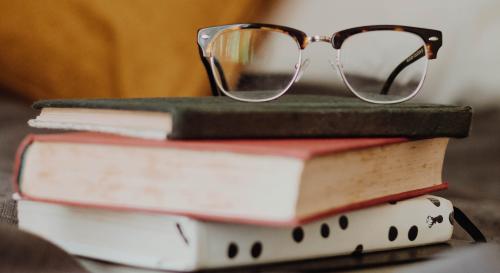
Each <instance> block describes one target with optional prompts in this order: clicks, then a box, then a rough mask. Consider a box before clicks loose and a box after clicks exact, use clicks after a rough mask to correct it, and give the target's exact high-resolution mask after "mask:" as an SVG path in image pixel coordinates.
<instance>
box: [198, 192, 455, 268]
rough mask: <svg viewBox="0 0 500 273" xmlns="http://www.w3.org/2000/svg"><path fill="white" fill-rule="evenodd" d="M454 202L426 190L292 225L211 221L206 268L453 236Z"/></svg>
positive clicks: (421, 242) (407, 244)
mask: <svg viewBox="0 0 500 273" xmlns="http://www.w3.org/2000/svg"><path fill="white" fill-rule="evenodd" d="M452 212H453V207H452V204H451V202H449V201H448V200H446V199H444V198H440V197H436V196H431V195H426V196H423V197H417V198H413V199H409V200H405V201H400V202H397V203H395V204H384V205H379V206H376V207H372V208H368V209H363V210H358V211H354V212H351V213H346V214H342V215H336V216H333V217H329V218H325V219H322V220H320V221H316V222H314V223H310V224H307V225H303V226H296V227H292V228H266V227H259V226H251V225H235V224H223V223H214V222H207V223H204V225H205V226H206V232H207V234H206V237H207V238H208V239H209V242H208V243H207V247H208V250H206V251H205V253H206V254H205V257H204V261H203V263H202V264H203V265H204V267H205V268H217V267H230V266H241V265H252V264H261V263H271V262H283V261H290V260H298V259H310V258H319V257H325V256H337V255H350V254H352V255H360V254H362V253H365V252H372V251H379V250H389V249H396V248H404V247H413V246H419V245H425V244H431V243H438V242H445V241H447V240H449V239H450V238H451V234H452V232H453V224H452V220H451V218H450V217H451V216H450V215H451V214H452Z"/></svg>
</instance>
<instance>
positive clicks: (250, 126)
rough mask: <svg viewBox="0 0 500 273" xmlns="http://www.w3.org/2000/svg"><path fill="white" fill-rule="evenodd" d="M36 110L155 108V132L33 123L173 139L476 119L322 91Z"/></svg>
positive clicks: (339, 133) (433, 131) (443, 126)
mask: <svg viewBox="0 0 500 273" xmlns="http://www.w3.org/2000/svg"><path fill="white" fill-rule="evenodd" d="M33 107H34V108H35V109H44V108H52V109H54V108H55V109H58V108H60V109H65V110H66V111H68V109H70V110H71V109H99V110H120V111H137V112H151V113H156V116H155V118H158V113H164V114H168V116H165V118H166V119H167V120H166V121H163V123H162V122H160V124H157V125H155V126H156V127H155V128H149V129H150V130H152V132H151V133H144V132H141V130H145V129H144V128H143V129H140V128H139V129H137V128H124V127H121V126H123V124H124V123H126V122H123V121H120V122H117V121H115V122H112V121H110V124H104V125H103V124H97V125H96V124H86V123H79V121H78V120H71V119H69V120H64V121H60V120H59V121H58V122H50V121H49V122H47V121H44V120H42V119H33V120H31V121H30V125H31V126H34V127H40V128H54V129H73V130H89V131H102V132H109V133H115V132H118V133H121V134H124V135H130V136H139V137H146V138H166V137H168V138H172V139H218V138H304V137H310V138H318V137H413V138H420V137H466V136H467V135H468V134H469V128H470V123H471V116H472V110H471V107H469V106H464V107H462V106H451V105H436V104H418V103H402V104H394V105H382V104H372V103H366V102H363V101H361V100H359V99H356V98H343V97H334V96H320V95H288V96H282V97H281V98H279V99H277V100H274V101H270V102H265V103H245V102H238V101H234V100H232V99H230V98H227V97H191V98H187V97H185V98H137V99H77V100H74V99H73V100H44V101H38V102H36V103H35V104H34V105H33ZM118 116H119V115H118ZM130 119H132V118H130ZM151 119H152V118H151ZM141 124H144V122H142V123H140V124H139V125H141ZM139 127H140V126H139ZM153 129H156V131H155V130H153Z"/></svg>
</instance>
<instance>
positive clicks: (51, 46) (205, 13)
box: [0, 0, 270, 100]
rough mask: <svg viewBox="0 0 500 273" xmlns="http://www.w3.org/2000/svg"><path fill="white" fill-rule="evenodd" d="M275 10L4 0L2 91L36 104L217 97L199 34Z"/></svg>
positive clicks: (0, 13)
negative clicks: (72, 100)
mask: <svg viewBox="0 0 500 273" xmlns="http://www.w3.org/2000/svg"><path fill="white" fill-rule="evenodd" d="M269 8H270V4H268V2H267V1H265V0H223V1H222V0H212V1H205V0H203V1H194V0H179V1H172V0H144V1H139V0H58V1H56V0H54V1H38V0H31V1H28V0H23V1H7V0H0V87H2V88H4V89H8V90H11V91H14V92H15V93H17V94H20V95H22V96H24V97H26V98H29V99H33V100H34V99H42V98H75V97H161V96H197V95H209V94H210V89H209V84H208V80H207V76H206V73H205V70H204V68H203V65H202V63H201V61H200V59H199V55H198V49H197V45H196V31H197V29H199V28H202V27H206V26H212V25H220V24H228V23H235V22H249V21H255V20H257V19H258V18H260V17H262V16H263V14H265V13H266V12H267V10H268V9H269ZM0 92H1V91H0Z"/></svg>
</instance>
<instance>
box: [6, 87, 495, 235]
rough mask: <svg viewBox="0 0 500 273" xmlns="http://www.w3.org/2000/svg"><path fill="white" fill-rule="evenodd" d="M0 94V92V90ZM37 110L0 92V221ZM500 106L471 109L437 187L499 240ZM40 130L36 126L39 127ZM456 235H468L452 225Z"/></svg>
mask: <svg viewBox="0 0 500 273" xmlns="http://www.w3.org/2000/svg"><path fill="white" fill-rule="evenodd" d="M0 94H1V93H0ZM35 115H36V112H35V111H33V110H32V109H31V108H30V106H29V104H28V103H26V102H22V101H20V100H16V99H14V98H5V97H3V98H2V97H1V96H0V222H7V223H12V224H13V223H15V222H16V215H15V206H14V205H15V204H14V203H13V201H11V200H10V199H11V195H12V187H11V172H12V160H13V157H14V154H15V151H16V148H17V145H18V144H19V142H20V141H21V140H22V138H23V137H24V136H25V135H26V134H27V133H29V132H34V131H35V130H33V129H30V128H28V126H27V125H26V121H27V120H28V119H29V118H32V117H34V116H35ZM499 125H500V109H489V110H477V109H476V110H475V113H474V121H473V126H472V131H471V136H470V137H469V138H466V139H453V140H451V142H450V144H449V148H448V152H447V156H446V160H445V167H444V179H445V181H449V182H450V189H449V190H448V191H445V192H442V193H439V194H440V195H442V196H443V197H445V198H448V199H450V200H451V201H452V202H453V203H454V204H455V205H456V206H458V207H460V208H461V209H462V210H463V211H464V212H466V213H467V214H468V215H469V216H470V217H471V218H472V220H473V221H474V222H475V223H476V224H477V225H478V226H479V227H480V228H481V229H482V230H483V232H484V233H485V234H486V236H487V237H488V238H489V239H493V240H494V241H497V242H500V126H499ZM38 132H40V131H38ZM455 236H456V237H457V238H460V239H468V237H467V236H466V235H465V234H464V233H463V232H460V230H458V229H457V232H456V234H455Z"/></svg>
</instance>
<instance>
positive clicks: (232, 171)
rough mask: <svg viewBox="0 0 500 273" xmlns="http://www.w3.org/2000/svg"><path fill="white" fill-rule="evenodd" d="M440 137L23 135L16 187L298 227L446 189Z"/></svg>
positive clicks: (58, 198) (51, 196) (71, 199)
mask: <svg viewBox="0 0 500 273" xmlns="http://www.w3.org/2000/svg"><path fill="white" fill-rule="evenodd" d="M447 142H448V139H447V138H434V139H427V140H417V141H409V140H407V139H403V138H365V139H363V138H357V139H356V138H355V139H352V138H351V139H280V140H213V141H154V140H143V139H135V138H128V137H120V136H113V135H105V134H96V133H68V134H51V135H30V136H28V137H26V139H25V140H24V141H23V143H22V144H21V146H20V148H19V150H18V154H17V158H16V164H15V171H14V175H15V177H14V188H15V189H16V191H17V193H18V194H19V195H20V196H21V197H22V198H25V199H31V200H37V201H45V202H53V203H61V204H66V205H75V206H90V207H103V208H112V209H123V210H140V211H148V212H159V213H169V214H179V215H186V216H190V217H193V218H197V219H202V220H204V219H205V220H217V221H235V222H242V223H255V224H265V225H296V224H302V223H304V222H308V221H311V220H314V219H317V218H319V217H323V216H327V215H330V214H337V213H342V212H346V211H349V210H354V209H359V208H363V207H367V206H372V205H376V204H379V203H383V202H389V201H395V200H400V199H404V198H409V197H414V196H417V195H421V194H424V193H429V192H432V191H437V190H441V189H445V188H446V187H447V184H446V183H443V182H442V180H441V171H442V164H443V159H444V153H445V150H446V145H447Z"/></svg>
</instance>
